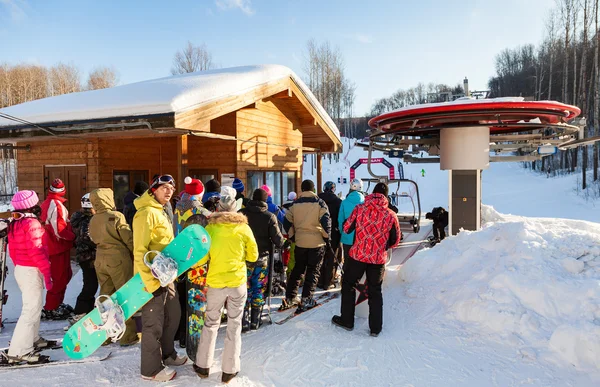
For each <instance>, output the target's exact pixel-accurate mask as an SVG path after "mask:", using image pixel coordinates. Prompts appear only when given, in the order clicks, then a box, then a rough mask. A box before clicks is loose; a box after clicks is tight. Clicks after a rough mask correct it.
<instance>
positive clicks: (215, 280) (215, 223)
mask: <svg viewBox="0 0 600 387" xmlns="http://www.w3.org/2000/svg"><path fill="white" fill-rule="evenodd" d="M206 231H207V232H208V234H209V235H210V239H211V243H210V250H209V252H208V256H207V257H205V258H203V259H202V260H201V261H200V262H199V264H204V263H206V260H207V259H208V260H209V265H208V274H207V276H206V283H207V284H208V286H210V287H211V288H237V287H239V286H241V285H243V284H245V283H246V281H247V273H246V261H248V262H256V260H257V259H258V246H257V245H256V241H255V240H254V234H252V230H251V229H250V226H248V219H247V218H246V216H244V215H243V214H238V213H236V212H216V213H214V214H212V216H211V217H210V218H209V219H208V225H207V226H206Z"/></svg>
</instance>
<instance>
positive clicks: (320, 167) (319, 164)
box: [316, 152, 323, 193]
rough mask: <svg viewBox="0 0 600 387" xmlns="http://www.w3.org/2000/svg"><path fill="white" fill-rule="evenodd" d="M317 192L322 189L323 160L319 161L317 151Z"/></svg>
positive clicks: (319, 153)
mask: <svg viewBox="0 0 600 387" xmlns="http://www.w3.org/2000/svg"><path fill="white" fill-rule="evenodd" d="M316 155H317V192H318V193H321V191H322V190H323V162H322V161H321V152H317V153H316Z"/></svg>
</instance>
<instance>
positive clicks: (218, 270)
mask: <svg viewBox="0 0 600 387" xmlns="http://www.w3.org/2000/svg"><path fill="white" fill-rule="evenodd" d="M236 194H237V192H236V191H235V189H233V188H232V187H228V186H226V187H221V199H220V200H219V203H218V207H217V212H216V213H214V214H213V215H212V216H211V217H210V218H209V220H208V226H206V231H207V232H208V234H209V235H210V239H211V245H210V250H209V252H208V256H207V257H205V258H203V259H202V260H200V262H199V263H198V264H199V265H201V264H203V263H205V262H206V260H207V259H208V260H209V262H210V265H209V266H208V274H207V278H206V283H207V285H208V292H207V294H206V315H205V318H204V328H202V336H200V344H199V345H198V354H197V356H196V364H194V366H193V367H194V371H196V374H198V376H199V377H201V378H207V377H208V375H209V371H210V367H211V365H212V363H213V357H214V352H215V344H216V341H217V332H218V330H219V325H220V323H221V310H223V307H224V306H225V308H226V309H227V334H226V336H225V344H224V348H223V361H222V365H221V368H222V370H223V374H222V375H221V381H223V382H224V383H228V382H229V381H231V379H233V378H234V377H235V376H236V375H237V373H238V372H239V371H240V353H241V348H242V314H243V312H244V305H245V304H246V297H247V288H246V281H247V277H246V262H249V263H252V262H256V260H257V259H258V246H257V244H256V241H255V240H254V235H253V234H252V230H251V229H250V226H248V219H247V218H246V216H244V215H243V214H240V213H237V212H236V211H237V208H236V200H235V197H236Z"/></svg>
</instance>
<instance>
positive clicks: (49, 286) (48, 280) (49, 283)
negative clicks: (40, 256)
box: [44, 278, 53, 292]
mask: <svg viewBox="0 0 600 387" xmlns="http://www.w3.org/2000/svg"><path fill="white" fill-rule="evenodd" d="M44 282H45V283H46V291H48V292H49V291H50V290H52V286H53V282H52V278H44Z"/></svg>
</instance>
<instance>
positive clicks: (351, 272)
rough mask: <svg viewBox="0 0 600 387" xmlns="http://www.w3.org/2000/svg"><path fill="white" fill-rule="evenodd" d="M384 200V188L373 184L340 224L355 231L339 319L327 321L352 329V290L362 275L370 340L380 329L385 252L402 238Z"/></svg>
mask: <svg viewBox="0 0 600 387" xmlns="http://www.w3.org/2000/svg"><path fill="white" fill-rule="evenodd" d="M387 196H388V186H387V185H386V184H385V183H377V185H376V186H375V188H374V189H373V193H372V194H371V195H369V196H367V197H366V198H365V202H364V204H359V205H357V206H356V208H354V211H352V214H350V217H349V218H348V219H347V220H346V222H345V223H344V231H345V232H346V233H350V232H352V231H356V234H355V241H354V245H353V246H352V248H350V257H348V259H346V260H345V262H344V275H343V277H342V303H341V315H340V316H337V315H336V316H333V318H332V319H331V322H332V323H333V324H335V325H337V326H339V327H342V328H344V329H347V330H352V329H354V308H355V304H356V286H358V283H359V281H360V279H361V278H362V276H363V275H364V274H365V273H366V275H367V294H368V300H369V328H370V330H371V336H378V335H379V333H380V332H381V328H382V326H383V295H382V294H381V285H382V284H383V275H384V273H385V262H386V260H387V250H388V249H390V248H393V247H395V246H396V245H398V243H399V242H400V239H401V238H402V232H401V231H400V226H399V224H398V218H397V217H396V214H394V212H393V211H392V210H390V209H389V208H388V199H387Z"/></svg>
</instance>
